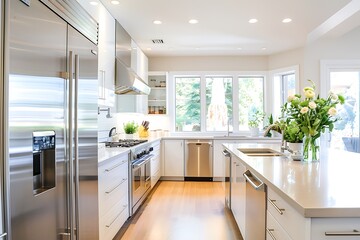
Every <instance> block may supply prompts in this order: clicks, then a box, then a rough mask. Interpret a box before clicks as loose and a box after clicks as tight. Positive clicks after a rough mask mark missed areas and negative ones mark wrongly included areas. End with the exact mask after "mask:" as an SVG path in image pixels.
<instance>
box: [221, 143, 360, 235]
mask: <svg viewBox="0 0 360 240" xmlns="http://www.w3.org/2000/svg"><path fill="white" fill-rule="evenodd" d="M224 147H225V148H226V149H227V150H228V151H229V152H230V153H231V156H232V157H233V158H236V159H238V160H240V162H241V163H242V164H244V165H245V166H246V168H247V169H249V170H250V171H251V172H253V173H254V174H255V175H256V176H257V177H258V178H259V179H261V180H262V181H263V182H264V183H265V184H266V185H267V187H268V196H267V198H268V199H267V236H268V239H272V238H271V237H276V239H316V240H317V239H329V237H328V236H326V235H329V236H337V237H336V239H359V237H360V236H359V235H356V234H359V232H356V231H355V230H354V229H357V230H360V188H358V187H356V186H357V183H359V182H360V174H359V169H360V154H356V153H350V152H345V151H338V150H332V149H326V150H325V151H322V152H321V157H320V161H319V162H312V163H305V162H302V161H293V160H291V159H289V158H287V157H286V156H274V157H264V156H256V157H254V156H253V157H252V156H248V155H246V154H244V153H243V152H241V151H240V150H239V149H242V148H271V149H273V150H275V151H278V152H280V145H278V144H224ZM276 198H277V199H276ZM275 199H276V200H275ZM284 209H285V210H284ZM269 224H270V225H272V226H269ZM274 229H275V230H274ZM276 230H278V231H276ZM325 232H326V234H325ZM276 234H278V235H277V236H276ZM271 235H272V236H271ZM274 239H275V238H274ZM332 239H334V238H332Z"/></svg>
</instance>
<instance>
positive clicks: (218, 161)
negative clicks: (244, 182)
mask: <svg viewBox="0 0 360 240" xmlns="http://www.w3.org/2000/svg"><path fill="white" fill-rule="evenodd" d="M223 143H239V141H236V140H214V148H213V151H214V152H213V180H214V181H222V182H224V181H225V179H224V178H225V176H224V174H225V169H224V167H225V162H224V158H223V153H222V151H223V149H224V148H223V146H222V145H223Z"/></svg>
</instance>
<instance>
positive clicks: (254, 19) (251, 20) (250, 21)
mask: <svg viewBox="0 0 360 240" xmlns="http://www.w3.org/2000/svg"><path fill="white" fill-rule="evenodd" d="M257 22H258V20H257V19H256V18H252V19H250V20H249V23H257Z"/></svg>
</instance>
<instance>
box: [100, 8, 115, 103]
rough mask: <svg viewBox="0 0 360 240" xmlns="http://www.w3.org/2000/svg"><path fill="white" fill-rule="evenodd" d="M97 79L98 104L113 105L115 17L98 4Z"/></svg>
mask: <svg viewBox="0 0 360 240" xmlns="http://www.w3.org/2000/svg"><path fill="white" fill-rule="evenodd" d="M98 69H99V74H98V79H99V88H98V89H99V99H98V103H99V105H100V106H107V107H114V105H115V93H114V90H115V19H114V18H113V17H112V16H111V14H110V13H109V12H108V11H107V10H106V8H105V7H104V6H102V5H101V4H100V5H99V44H98Z"/></svg>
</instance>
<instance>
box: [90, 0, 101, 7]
mask: <svg viewBox="0 0 360 240" xmlns="http://www.w3.org/2000/svg"><path fill="white" fill-rule="evenodd" d="M89 3H90V5H93V6H97V5H98V4H99V3H98V2H95V1H91V2H89Z"/></svg>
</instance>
